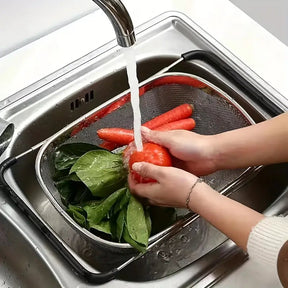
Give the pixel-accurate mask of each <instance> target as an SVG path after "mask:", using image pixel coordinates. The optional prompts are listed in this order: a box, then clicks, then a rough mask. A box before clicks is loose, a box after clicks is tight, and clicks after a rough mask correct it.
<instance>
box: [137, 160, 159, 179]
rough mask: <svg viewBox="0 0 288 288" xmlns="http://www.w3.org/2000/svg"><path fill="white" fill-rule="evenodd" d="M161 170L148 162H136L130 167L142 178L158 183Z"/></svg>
mask: <svg viewBox="0 0 288 288" xmlns="http://www.w3.org/2000/svg"><path fill="white" fill-rule="evenodd" d="M161 168H163V167H160V166H158V165H154V164H151V163H148V162H136V163H134V164H133V165H132V170H133V171H135V172H137V173H138V174H140V175H141V176H142V177H144V178H152V179H155V180H157V181H158V179H159V178H160V177H161Z"/></svg>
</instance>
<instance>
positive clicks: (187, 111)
mask: <svg viewBox="0 0 288 288" xmlns="http://www.w3.org/2000/svg"><path fill="white" fill-rule="evenodd" d="M192 112H193V105H191V104H182V105H180V106H177V107H175V108H173V109H172V110H169V111H167V112H165V113H163V114H161V115H159V116H157V117H155V118H153V119H151V120H150V121H148V122H146V123H145V124H143V126H146V127H148V128H150V129H152V130H153V129H155V128H157V127H159V126H162V125H164V124H166V123H169V122H174V121H177V120H180V119H185V118H188V117H190V116H191V115H192Z"/></svg>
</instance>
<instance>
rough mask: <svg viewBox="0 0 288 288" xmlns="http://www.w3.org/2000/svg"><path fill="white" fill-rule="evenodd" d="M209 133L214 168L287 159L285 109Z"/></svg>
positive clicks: (287, 129) (287, 128)
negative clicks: (248, 123) (258, 120)
mask: <svg viewBox="0 0 288 288" xmlns="http://www.w3.org/2000/svg"><path fill="white" fill-rule="evenodd" d="M211 137H213V143H214V144H213V149H214V157H215V159H214V161H215V163H216V166H217V169H229V168H230V169H231V168H240V167H247V166H253V165H262V164H263V165H265V164H272V163H280V162H286V161H288V113H284V114H281V115H279V116H277V117H275V118H272V119H269V120H267V121H264V122H261V123H258V124H256V125H252V126H249V127H245V128H241V129H237V130H233V131H228V132H224V133H221V134H218V135H214V136H211Z"/></svg>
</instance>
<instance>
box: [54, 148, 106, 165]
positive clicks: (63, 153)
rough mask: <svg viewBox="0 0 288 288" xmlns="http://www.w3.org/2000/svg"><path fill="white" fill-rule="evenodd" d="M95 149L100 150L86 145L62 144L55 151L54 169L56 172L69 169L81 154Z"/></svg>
mask: <svg viewBox="0 0 288 288" xmlns="http://www.w3.org/2000/svg"><path fill="white" fill-rule="evenodd" d="M97 149H102V148H100V147H98V146H96V145H92V144H88V143H69V144H64V145H62V146H60V147H58V148H57V149H56V151H55V161H54V163H55V168H56V169H57V170H65V169H69V168H70V167H71V166H72V165H73V164H74V163H75V162H76V161H77V160H78V158H79V157H81V156H82V155H83V154H85V153H86V152H88V151H91V150H97Z"/></svg>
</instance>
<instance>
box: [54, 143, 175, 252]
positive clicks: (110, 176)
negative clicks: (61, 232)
mask: <svg viewBox="0 0 288 288" xmlns="http://www.w3.org/2000/svg"><path fill="white" fill-rule="evenodd" d="M54 159H55V163H54V165H55V175H54V177H53V180H54V184H55V186H56V187H57V189H58V191H59V194H60V196H61V201H62V203H63V204H64V205H65V206H66V207H67V213H68V214H69V215H70V216H71V217H72V218H73V219H74V221H75V222H76V223H78V224H79V225H80V226H81V227H84V228H85V229H87V230H90V231H91V232H92V233H94V234H97V233H99V232H100V233H105V234H106V236H105V237H110V238H111V240H114V241H118V242H127V243H129V244H130V245H131V246H132V247H134V248H135V249H137V250H139V251H141V252H145V250H146V248H147V245H148V239H149V236H150V234H151V230H152V233H153V231H157V230H159V229H162V228H164V227H165V226H166V227H167V223H170V222H171V219H172V218H173V217H172V215H173V213H172V211H174V210H173V209H172V208H163V209H162V208H159V209H160V210H157V209H156V208H155V207H143V205H142V204H141V203H140V202H139V201H138V200H137V199H136V198H135V197H134V196H132V195H131V193H130V191H129V188H128V185H127V170H126V168H125V167H124V165H123V161H122V155H121V154H114V153H112V152H110V151H107V150H103V149H102V148H99V147H98V146H95V145H92V144H87V143H71V144H64V145H62V146H61V147H59V148H58V149H56V151H55V155H54ZM159 211H160V212H159ZM97 231H99V232H97ZM100 236H102V235H101V234H100Z"/></svg>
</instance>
